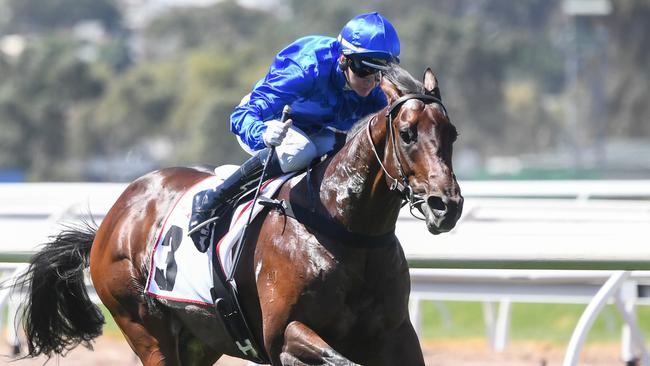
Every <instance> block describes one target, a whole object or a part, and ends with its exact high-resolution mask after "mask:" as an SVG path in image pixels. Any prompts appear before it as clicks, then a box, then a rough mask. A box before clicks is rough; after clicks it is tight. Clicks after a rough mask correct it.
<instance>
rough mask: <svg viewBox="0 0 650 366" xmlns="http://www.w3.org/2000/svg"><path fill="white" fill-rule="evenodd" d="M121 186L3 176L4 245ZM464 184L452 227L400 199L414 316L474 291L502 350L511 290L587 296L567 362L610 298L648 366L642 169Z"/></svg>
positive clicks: (98, 202) (93, 204)
mask: <svg viewBox="0 0 650 366" xmlns="http://www.w3.org/2000/svg"><path fill="white" fill-rule="evenodd" d="M125 186H126V185H125V184H85V183H73V184H66V183H54V184H48V183H36V184H0V232H2V233H3V234H4V237H3V239H4V240H3V241H2V243H0V253H2V252H28V253H29V252H32V251H34V250H35V249H36V248H37V244H38V243H43V242H45V241H46V240H47V236H48V235H50V234H52V233H55V232H56V231H58V227H57V226H56V225H57V222H58V221H59V220H61V219H66V220H71V219H72V220H74V219H76V218H78V217H79V216H82V215H84V214H87V213H88V212H90V213H92V214H93V216H94V217H95V218H96V219H98V220H101V219H102V218H103V216H104V215H105V213H106V212H107V211H108V209H109V208H110V206H111V205H112V204H113V202H114V201H115V200H116V199H117V197H118V196H119V194H120V193H121V192H122V191H123V189H124V188H125ZM461 186H462V189H463V194H464V196H465V198H466V201H465V210H464V214H463V217H462V218H461V222H460V223H459V224H458V225H457V228H456V229H454V230H453V231H452V232H451V233H448V234H444V235H439V236H432V235H430V234H429V233H428V232H427V231H426V229H425V227H424V225H423V224H422V223H421V222H420V221H417V220H415V219H412V218H411V217H410V215H408V213H407V212H406V211H404V212H402V214H401V215H400V218H399V222H398V225H397V230H396V231H397V235H398V237H399V238H400V241H401V243H402V246H403V247H404V250H405V253H406V255H407V257H408V259H409V261H410V262H411V264H412V265H413V266H415V267H418V266H419V267H422V266H424V267H430V268H438V269H418V268H413V269H412V282H413V284H412V285H413V291H412V296H411V299H412V302H411V307H412V316H413V322H414V324H416V326H418V327H419V324H420V321H419V317H420V315H419V314H420V312H419V308H420V304H421V301H422V300H427V299H432V300H471V301H481V302H484V304H485V305H484V313H485V318H486V325H487V326H488V336H489V338H490V342H491V344H492V346H493V347H494V348H495V349H497V350H498V349H503V347H505V345H506V343H507V335H508V328H509V324H510V304H512V303H513V302H542V303H545V302H556V303H582V304H588V306H587V308H586V310H585V312H584V313H583V316H582V318H581V319H580V321H579V324H578V326H577V327H576V329H575V331H574V334H573V337H572V339H571V342H570V345H569V348H568V349H567V358H566V359H565V365H573V364H575V362H576V360H577V356H578V354H579V351H580V348H581V346H582V342H583V340H584V336H585V334H587V332H588V331H589V328H590V326H591V322H592V321H593V318H594V317H595V316H597V315H598V313H599V311H600V309H602V306H603V305H604V304H605V303H608V302H612V303H614V304H616V306H617V309H618V311H619V312H620V313H621V316H622V318H623V320H624V322H625V328H624V332H623V342H622V347H623V359H624V360H625V361H631V360H632V359H635V358H639V359H640V360H641V361H642V362H643V363H644V364H645V365H648V366H650V363H649V359H648V352H647V350H646V349H645V341H644V339H643V335H642V334H641V331H640V329H639V327H638V324H637V323H636V316H635V306H636V305H637V304H641V305H646V304H650V300H649V299H647V298H644V297H637V295H636V294H637V289H638V288H639V286H648V285H649V284H648V283H647V282H648V278H650V276H649V275H648V273H650V272H646V271H644V270H650V245H648V239H647V238H649V237H650V225H648V224H649V223H650V181H562V182H551V181H528V182H521V181H519V182H461ZM443 268H452V269H443ZM454 268H456V269H454ZM0 269H1V266H0ZM549 269H554V270H555V271H549ZM574 269H583V270H584V269H589V270H593V269H598V270H600V271H574ZM567 270H571V271H567ZM630 271H632V272H630ZM3 296H5V297H4V298H3ZM0 300H4V301H6V295H4V293H2V292H0ZM497 306H498V307H497ZM0 320H1V319H0Z"/></svg>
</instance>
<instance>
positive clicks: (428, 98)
mask: <svg viewBox="0 0 650 366" xmlns="http://www.w3.org/2000/svg"><path fill="white" fill-rule="evenodd" d="M411 99H416V100H420V101H422V102H423V103H424V104H425V105H428V104H432V103H435V104H438V105H440V106H441V107H442V110H443V112H444V114H445V116H448V114H447V108H445V105H444V104H443V103H442V100H440V98H438V97H435V96H433V95H430V94H419V93H418V94H406V95H404V96H402V97H400V98H398V99H397V100H395V101H394V102H393V103H392V104H391V105H390V106H389V108H388V111H387V112H386V129H387V133H386V140H385V147H386V148H387V147H388V143H389V142H390V143H392V144H393V149H392V150H393V154H392V155H393V160H394V161H395V165H397V172H398V174H399V179H398V178H395V177H393V176H392V175H391V174H390V173H389V172H388V170H386V167H385V166H384V163H383V162H382V160H381V158H380V157H379V154H378V153H377V148H376V147H375V143H374V141H372V135H371V133H370V125H371V123H372V120H370V121H369V122H368V126H367V128H366V132H367V135H368V140H370V146H371V148H372V152H373V153H374V154H375V157H376V158H377V162H379V165H380V166H381V169H382V170H383V171H384V174H385V177H386V181H387V184H388V189H389V190H391V191H397V193H399V195H400V196H401V198H402V204H401V205H402V207H404V205H406V204H407V203H408V204H409V210H410V212H411V215H413V217H415V218H417V219H420V220H424V219H425V218H424V217H419V216H417V215H415V214H414V211H413V209H414V208H416V209H417V210H418V211H420V213H422V209H421V208H420V206H421V205H422V204H423V203H424V202H425V199H424V197H423V196H422V195H419V194H416V193H414V192H413V188H412V187H411V186H410V185H409V182H408V178H407V177H406V174H404V168H403V167H402V162H401V161H400V159H399V156H398V155H397V143H396V142H395V133H394V132H393V119H394V118H395V117H396V116H397V113H399V110H400V108H401V107H402V105H403V104H404V103H406V102H407V101H409V100H411ZM376 118H377V115H375V116H374V117H373V119H376Z"/></svg>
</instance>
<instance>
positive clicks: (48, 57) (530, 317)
mask: <svg viewBox="0 0 650 366" xmlns="http://www.w3.org/2000/svg"><path fill="white" fill-rule="evenodd" d="M368 11H379V12H381V13H383V14H384V15H385V16H386V17H388V18H389V19H390V20H391V21H392V23H393V24H394V25H395V26H396V28H397V30H398V32H399V35H400V38H401V41H402V56H401V59H402V66H404V67H405V68H406V69H407V70H409V71H410V72H411V73H412V74H413V75H414V76H416V77H417V78H419V77H420V75H421V74H422V72H423V71H424V69H425V68H426V67H431V68H432V69H433V70H434V72H435V73H436V74H437V76H438V80H439V82H440V86H441V91H442V97H443V100H444V101H445V104H446V107H447V109H448V110H449V112H450V114H451V118H452V121H453V122H454V124H455V125H456V126H457V128H458V130H459V132H460V134H461V136H460V138H459V139H458V141H457V143H456V145H455V151H454V170H455V172H456V174H457V176H458V177H459V179H460V180H461V186H462V187H463V192H464V194H465V196H466V198H467V201H466V205H465V212H464V215H463V219H462V220H463V221H462V223H461V224H459V225H458V227H457V228H456V229H455V230H454V231H453V232H452V233H451V234H449V235H446V236H439V237H435V239H432V237H430V236H428V234H427V233H426V232H425V231H424V227H422V226H421V225H420V226H418V225H419V223H418V222H416V221H414V220H411V219H410V216H408V213H404V215H402V216H401V217H400V221H399V223H398V227H397V228H398V231H400V232H399V233H398V236H399V237H400V240H401V241H402V245H403V247H404V248H405V252H406V254H407V256H408V258H409V260H410V263H411V264H412V266H416V267H417V266H420V267H437V266H440V265H441V264H442V267H444V266H445V262H444V260H445V259H449V260H450V261H452V262H453V261H462V260H464V259H466V258H469V259H470V262H467V264H468V265H469V266H470V267H471V265H472V262H471V260H476V261H477V262H475V263H474V264H475V265H476V263H479V266H478V267H479V272H478V273H477V272H476V271H475V272H472V271H468V270H464V269H462V268H466V267H464V265H463V264H456V266H460V268H461V269H459V270H458V271H456V272H453V271H452V272H440V273H439V274H438V275H436V276H438V277H435V276H434V275H431V276H432V277H431V278H434V277H435V278H434V279H433V280H434V282H435V281H438V282H435V283H434V286H432V288H434V289H435V291H433V294H432V293H431V291H430V290H427V289H424V290H422V289H420V290H418V286H417V285H418V283H416V282H414V285H413V289H414V291H413V292H412V294H411V295H412V296H411V300H412V304H416V306H419V305H418V304H420V303H421V305H422V306H421V309H420V310H418V315H417V316H415V319H419V320H418V322H419V323H421V324H422V329H421V333H420V335H421V336H422V339H423V342H424V343H423V344H424V345H425V352H426V354H427V360H428V361H427V362H428V364H429V365H442V364H449V363H445V362H444V361H440V360H441V359H442V360H445V359H453V360H454V363H453V364H454V365H472V366H476V365H481V366H485V365H500V366H503V365H524V364H525V365H533V364H534V365H546V364H547V360H548V361H549V362H550V363H549V364H558V363H556V362H555V361H556V360H559V359H561V357H562V354H563V351H564V345H566V343H567V342H568V341H569V337H570V336H571V332H572V330H573V329H574V327H575V324H576V322H577V321H578V318H579V317H580V316H581V314H583V310H584V308H585V304H586V303H588V302H590V301H592V300H591V299H592V297H593V294H594V293H595V292H596V291H597V290H598V289H599V288H600V286H601V285H602V283H603V282H604V281H605V279H607V278H608V277H607V276H609V275H611V273H609V272H607V273H605V274H603V273H600V272H598V273H592V272H589V271H587V272H585V273H580V274H575V273H574V272H568V271H563V272H554V270H557V269H560V270H561V269H564V270H566V269H569V270H574V269H582V270H584V269H608V270H611V269H616V270H621V269H626V270H630V269H650V262H649V261H648V258H650V249H649V248H650V246H648V244H647V238H648V237H649V236H650V231H649V230H650V226H649V225H648V222H650V205H649V203H650V184H648V182H650V180H649V179H650V99H649V98H648V95H649V91H650V90H649V88H650V81H649V80H650V0H616V1H613V0H522V1H511V0H400V1H396V0H390V1H389V0H365V1H364V0H357V1H350V0H328V1H315V0H266V1H264V0H239V1H234V0H222V1H218V0H47V1H43V0H0V182H5V183H18V184H2V185H0V232H1V233H3V240H2V243H0V260H1V262H18V263H21V262H26V261H27V260H28V259H29V256H30V255H31V253H33V250H35V248H36V245H37V244H38V243H42V242H44V241H46V239H45V238H46V237H47V235H48V234H51V233H52V232H58V230H60V226H57V225H58V223H59V221H61V220H63V219H66V220H70V219H78V218H79V217H82V216H83V215H84V214H87V213H88V212H89V211H90V212H91V213H92V214H93V215H94V217H96V218H97V219H98V220H101V219H102V218H103V217H104V216H103V215H105V212H106V211H107V210H108V208H110V205H111V204H112V203H113V202H114V200H115V197H117V196H118V195H119V193H120V192H121V191H122V190H123V189H124V184H120V183H123V182H128V181H131V180H133V179H135V178H136V177H138V176H140V175H142V174H144V173H146V172H149V171H151V170H154V169H158V168H162V167H166V166H173V165H193V164H200V163H208V164H224V163H235V164H237V163H240V162H241V161H243V159H244V158H245V156H244V153H243V152H242V151H241V148H240V147H239V145H238V144H237V143H236V140H235V137H234V135H233V134H232V133H231V132H230V131H229V116H230V113H231V111H232V110H233V108H234V106H235V105H236V104H237V103H238V102H239V100H240V99H241V97H242V96H243V95H245V94H246V93H248V92H249V91H250V88H251V87H252V85H253V84H254V83H255V82H256V81H257V80H258V79H259V78H261V77H263V76H264V75H265V73H266V70H267V68H268V66H269V64H270V63H271V61H272V60H273V57H274V56H275V54H276V53H277V52H278V51H279V50H280V49H281V48H282V47H284V46H285V45H286V44H288V43H290V42H292V41H293V40H295V39H296V38H298V37H300V36H304V35H311V34H322V35H329V36H333V37H335V36H337V35H338V32H339V30H340V29H341V27H342V26H343V25H344V24H345V23H346V22H347V21H348V20H349V19H350V18H352V17H353V16H355V15H357V14H360V13H363V12H368ZM618 179H623V180H628V181H626V182H621V181H616V182H614V183H612V182H613V181H612V180H618ZM504 180H513V181H514V180H525V181H523V182H522V181H518V182H504ZM540 180H544V181H545V182H539V181H540ZM557 180H563V181H562V182H558V181H557ZM576 180H580V181H579V182H576ZM631 180H634V181H631ZM42 182H84V183H79V184H76V183H67V184H58V183H42ZM87 182H115V183H117V184H90V183H87ZM23 183H35V184H23ZM91 207H92V209H91ZM55 230H56V231H55ZM418 230H419V231H418ZM433 244H435V245H433ZM612 244H614V245H612ZM13 252H20V253H22V254H21V255H20V256H14V257H12V255H13V254H12V253H13ZM418 259H420V260H421V263H419V264H418V263H417V261H416V260H418ZM432 259H434V260H438V261H437V262H431V261H430V260H432ZM580 260H586V261H587V262H586V264H585V263H582V264H581V265H579V264H580V263H579V262H580ZM427 261H429V262H427ZM482 261H483V262H482ZM508 261H510V262H508ZM481 263H483V264H481ZM508 263H510V266H512V265H513V263H514V267H513V268H514V269H516V270H518V269H523V270H526V269H535V268H537V267H541V268H542V269H551V272H552V273H547V272H544V273H542V274H540V273H539V272H534V271H533V272H480V268H486V269H492V268H497V269H498V268H505V269H508V268H511V267H509V264H508ZM447 265H449V264H448V263H447ZM16 268H19V267H16V263H13V265H7V266H6V268H5V270H4V271H5V272H7V271H14V270H15V269H16ZM475 269H476V268H475ZM412 271H413V270H412ZM7 273H10V272H7ZM413 273H415V272H413ZM436 273H437V272H436ZM637 275H638V273H637ZM641 275H643V276H645V277H643V278H644V279H645V282H644V283H643V286H641V283H640V282H638V281H640V279H639V278H640V277H634V278H633V281H628V282H629V283H626V285H625V286H628V285H629V286H632V287H629V286H628V287H629V288H632V289H634V288H635V287H634V286H637V285H638V286H637V287H636V288H637V291H633V290H632V291H627V292H626V293H629V294H632V295H633V298H632V299H628V298H624V300H625V301H628V303H629V304H634V303H635V302H636V303H637V304H640V305H650V271H646V272H644V273H641ZM450 276H451V277H453V278H456V277H454V276H457V277H458V278H459V279H460V280H459V282H458V283H456V282H453V278H452V279H450V278H451V277H450ZM468 276H469V277H468ZM490 276H492V277H490ZM508 276H511V277H508ZM544 276H551V277H544ZM561 276H564V277H561ZM590 276H592V277H590ZM423 277H424V276H423ZM467 278H470V279H469V280H467ZM567 278H568V279H567ZM576 278H578V279H577V280H576ZM526 279H528V280H530V281H529V282H525V283H523V284H522V281H524V280H526ZM540 279H541V283H538V282H540ZM450 281H451V282H450ZM490 281H495V282H494V284H493V286H492V285H490V284H492V282H490ZM526 281H527V280H526ZM545 281H546V282H545ZM548 281H559V283H560V284H561V285H563V286H564V285H566V284H567V282H570V281H575V282H576V283H573V282H571V283H570V285H571V286H574V285H575V286H577V287H571V286H569V287H561V288H560V290H561V291H560V290H557V291H556V292H553V291H551V290H549V289H548V288H547V287H544V286H546V285H548V283H547V282H548ZM448 282H449V283H448ZM594 282H595V283H594ZM486 283H487V284H488V285H489V286H488V285H486ZM425 284H426V283H425ZM441 284H447V288H449V289H450V291H451V292H450V293H451V294H447V293H444V291H443V290H444V288H445V287H444V286H442V285H441ZM473 284H477V286H478V289H475V288H469V289H467V288H466V287H467V286H468V285H469V286H471V285H473ZM552 284H556V282H552ZM420 285H421V286H423V285H422V284H420ZM538 285H540V286H542V287H541V290H538V288H539V287H536V286H538ZM513 286H514V287H513ZM441 288H442V289H443V290H441ZM513 288H515V290H513ZM554 288H555V287H554ZM558 288H559V287H558ZM585 288H586V289H587V290H588V291H587V290H585ZM492 289H493V290H492ZM576 289H580V290H581V291H582V290H585V291H586V292H585V293H587V294H588V296H587V295H584V296H582V295H581V294H582V293H580V292H576V291H577V290H576ZM529 290H530V291H533V294H534V296H532V298H531V297H527V296H528V295H529V294H528V293H527V292H526V291H529ZM463 291H464V292H463ZM491 291H493V292H491ZM517 291H523V293H519V292H517ZM621 293H622V292H621ZM472 294H473V295H472ZM539 294H543V295H544V296H541V295H539ZM0 295H1V296H0V307H2V306H5V305H4V304H5V302H6V301H5V300H4V299H6V294H4V295H2V294H0ZM574 295H575V296H574ZM2 296H4V297H2ZM517 296H519V297H517ZM581 296H582V297H581ZM616 296H618V295H616ZM621 296H622V295H621ZM637 296H638V297H639V298H638V299H637ZM637 300H638V301H637ZM511 303H512V305H511ZM14 305H15V306H18V305H19V304H18V303H17V304H14ZM14 305H12V303H11V302H9V306H14ZM626 306H627V305H626ZM497 307H498V309H499V310H498V315H497V310H496V309H497ZM413 313H415V311H412V315H413ZM633 313H634V312H633V306H632V310H630V314H633ZM4 314H8V316H9V317H10V318H9V319H8V320H7V324H13V320H12V319H13V318H11V316H12V315H11V314H13V312H12V311H6V312H5V311H4V310H0V328H2V324H3V319H2V317H3V315H4ZM621 314H624V312H621V311H618V312H617V311H616V309H615V308H614V307H613V305H610V306H607V307H605V308H604V310H603V311H602V312H601V315H600V316H599V317H598V319H597V320H596V322H595V323H594V326H593V327H592V331H591V332H590V333H589V334H590V336H589V337H590V338H589V341H590V342H589V344H588V347H592V349H591V351H590V352H591V353H587V355H586V356H583V361H584V360H586V361H588V362H584V363H582V364H585V365H599V366H604V365H614V364H622V363H621V362H620V359H623V360H625V361H626V362H627V361H630V360H634V359H635V358H638V352H637V353H634V352H632V351H631V350H630V349H631V348H630V347H631V346H630V339H631V338H630V337H629V328H625V326H623V323H624V321H623V319H622V318H621ZM636 314H637V316H638V323H639V326H640V328H641V329H642V330H643V331H644V333H645V334H648V333H649V332H650V306H643V307H640V308H639V309H638V313H636ZM510 322H512V325H511V326H510ZM622 326H623V332H621V327H622ZM625 329H628V333H625V332H626V331H625ZM107 334H109V335H110V334H113V336H116V337H120V335H119V331H117V329H116V328H115V326H114V324H111V323H109V325H108V327H107ZM621 334H623V337H621ZM626 334H628V336H626ZM486 336H487V338H488V339H489V342H490V349H492V350H500V351H503V349H504V345H505V340H506V339H507V337H508V336H510V338H512V340H514V341H517V342H519V343H518V345H517V347H510V350H512V351H513V352H516V354H515V355H514V356H512V355H511V356H508V357H502V358H495V357H497V356H495V355H494V354H493V353H491V352H488V351H487V350H486V348H487V346H486V344H487V343H486V342H485V340H484V338H486ZM637 338H638V337H637ZM11 339H13V340H11ZM477 339H478V341H477ZM621 339H622V340H621ZM531 340H532V341H533V343H532V345H530V346H529V345H527V344H522V343H521V342H524V341H525V342H529V341H531ZM619 341H620V343H621V344H622V346H619V343H613V342H619ZM441 342H442V343H441ZM445 342H446V343H445ZM9 344H10V345H12V347H13V352H16V350H17V349H19V347H18V341H17V338H15V337H14V338H10V340H9ZM100 344H101V343H100ZM119 344H120V345H121V346H120V347H124V348H120V349H119V350H118V351H116V352H115V353H116V355H117V356H116V357H117V360H120V361H110V360H112V359H110V358H106V360H109V361H106V363H105V364H107V365H109V364H126V362H124V359H123V357H124V355H127V354H128V355H130V353H129V352H130V351H128V349H126V347H127V346H126V343H124V342H122V341H121V340H120V341H119ZM558 344H560V345H561V346H559V348H558V346H557V345H558ZM434 346H436V347H437V348H434ZM107 348H109V347H107V346H106V345H103V346H101V347H98V349H103V350H105V349H107ZM619 348H620V349H621V350H622V351H621V352H622V356H621V357H619ZM468 349H470V352H469V353H470V354H472V355H473V357H474V358H475V359H476V360H478V361H474V359H472V361H471V362H466V363H463V362H461V361H462V360H459V359H458V358H459V357H458V356H459V355H460V354H463V355H464V354H468V352H467V350H468ZM558 349H559V351H558ZM125 350H126V351H125ZM506 352H508V350H506ZM594 352H595V353H594ZM0 353H3V352H2V349H0ZM4 353H6V352H4ZM590 354H591V355H592V356H590ZM646 356H647V358H648V359H649V360H650V354H648V352H647V351H646ZM88 357H89V359H91V360H92V362H91V361H87V360H86V361H79V363H78V364H79V365H87V364H101V363H99V362H100V359H101V360H103V359H104V358H103V357H98V356H88ZM445 357H446V358H445ZM498 357H501V356H498ZM584 357H591V358H587V359H585V358H584ZM131 358H132V357H131ZM513 359H514V360H515V361H512V360H513ZM506 360H509V362H510V363H508V362H506ZM41 361H42V360H40V361H38V362H36V363H37V364H42V362H41ZM1 362H2V360H0V363H1ZM21 362H27V361H21ZM24 364H27V363H24ZM62 364H66V365H76V364H75V363H74V362H72V361H71V360H70V359H69V358H68V359H67V360H66V362H65V363H62ZM627 364H628V365H631V364H632V363H627ZM648 364H650V362H648Z"/></svg>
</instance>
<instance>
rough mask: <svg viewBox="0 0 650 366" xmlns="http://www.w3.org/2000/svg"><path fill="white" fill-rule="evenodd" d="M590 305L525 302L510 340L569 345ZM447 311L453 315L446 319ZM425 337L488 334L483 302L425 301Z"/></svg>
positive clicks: (610, 330)
mask: <svg viewBox="0 0 650 366" xmlns="http://www.w3.org/2000/svg"><path fill="white" fill-rule="evenodd" d="M586 306H587V305H567V304H524V303H513V304H512V307H511V311H512V312H511V320H510V339H511V340H515V341H517V340H519V341H543V342H549V343H554V344H558V345H566V344H567V343H568V342H569V339H570V338H571V334H572V333H573V330H574V329H575V326H576V324H577V323H578V319H579V318H580V315H582V312H583V311H584V310H585V308H586ZM100 308H101V309H102V312H103V313H104V315H105V316H106V325H105V326H104V334H106V335H110V336H120V335H121V332H120V330H119V328H118V327H117V325H116V324H115V321H113V318H112V317H111V315H110V313H109V312H108V310H106V308H105V307H104V306H103V305H102V306H100ZM443 313H447V314H448V315H449V319H448V320H445V319H444V317H443ZM637 316H638V320H639V325H640V326H641V330H642V331H643V333H644V334H645V335H646V336H647V337H648V335H650V306H639V307H638V308H637ZM622 325H623V321H622V320H621V317H620V315H619V314H618V311H617V310H616V308H615V307H614V306H613V305H608V306H607V307H605V309H604V310H603V311H602V312H601V313H600V315H599V316H598V318H597V319H596V321H595V322H594V324H593V326H592V328H591V330H590V331H589V336H588V338H587V342H617V341H620V339H621V327H622ZM422 326H423V338H424V340H436V339H462V338H476V337H486V333H485V323H484V320H483V308H482V303H479V302H464V301H443V302H433V301H424V302H423V306H422Z"/></svg>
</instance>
